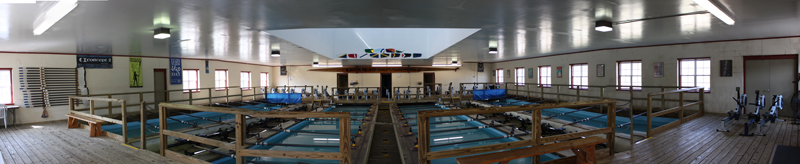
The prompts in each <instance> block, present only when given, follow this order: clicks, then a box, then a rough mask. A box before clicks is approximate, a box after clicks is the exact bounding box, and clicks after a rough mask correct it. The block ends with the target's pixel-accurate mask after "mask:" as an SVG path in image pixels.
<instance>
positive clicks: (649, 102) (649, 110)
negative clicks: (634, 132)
mask: <svg viewBox="0 0 800 164" xmlns="http://www.w3.org/2000/svg"><path fill="white" fill-rule="evenodd" d="M631 106H632V105H631ZM631 110H633V109H631ZM652 115H653V95H650V94H647V137H646V138H649V137H650V129H652V128H653V116H652ZM631 117H633V116H631ZM631 124H633V123H631Z"/></svg>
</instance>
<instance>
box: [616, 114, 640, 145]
mask: <svg viewBox="0 0 800 164" xmlns="http://www.w3.org/2000/svg"><path fill="white" fill-rule="evenodd" d="M628 117H629V118H630V119H631V123H630V124H628V126H630V127H629V128H630V129H631V138H630V139H631V140H630V141H631V150H630V151H631V152H630V153H631V155H633V147H634V146H636V145H634V144H633V110H630V109H629V110H628ZM615 127H616V126H615Z"/></svg>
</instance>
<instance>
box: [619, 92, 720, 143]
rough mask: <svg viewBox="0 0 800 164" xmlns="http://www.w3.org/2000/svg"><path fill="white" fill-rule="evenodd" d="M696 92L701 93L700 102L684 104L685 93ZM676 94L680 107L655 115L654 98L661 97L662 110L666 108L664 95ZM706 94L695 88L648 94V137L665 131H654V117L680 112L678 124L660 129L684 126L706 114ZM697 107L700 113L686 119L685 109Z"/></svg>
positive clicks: (671, 124)
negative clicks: (685, 123) (687, 122)
mask: <svg viewBox="0 0 800 164" xmlns="http://www.w3.org/2000/svg"><path fill="white" fill-rule="evenodd" d="M662 90H663V89H662ZM695 90H697V91H699V92H697V94H698V99H699V100H697V101H695V102H693V103H689V104H684V101H686V100H685V99H684V98H683V95H684V93H687V92H689V91H695ZM676 93H677V94H678V106H677V107H672V108H669V109H664V110H661V111H659V112H656V113H653V97H654V96H660V97H661V100H662V108H663V107H664V106H665V103H664V101H663V100H665V98H664V95H666V94H676ZM705 94H706V93H705V89H704V88H703V87H694V88H688V89H678V90H672V91H663V92H657V93H648V94H647V137H652V136H653V135H656V134H657V133H660V132H662V131H663V129H662V130H658V131H654V130H653V118H654V117H658V116H662V115H665V114H668V113H673V112H678V120H677V121H676V122H677V123H676V122H673V123H669V124H667V125H664V126H662V127H659V128H663V127H665V126H666V127H670V126H675V125H678V124H682V123H684V122H686V121H689V120H692V119H694V118H697V117H700V116H702V115H703V114H704V113H705V101H704V100H705V99H704V95H705ZM697 105H699V107H700V110H699V112H698V113H696V114H693V115H691V116H689V117H684V109H686V108H689V107H692V106H697ZM631 125H633V124H631ZM631 129H632V128H631Z"/></svg>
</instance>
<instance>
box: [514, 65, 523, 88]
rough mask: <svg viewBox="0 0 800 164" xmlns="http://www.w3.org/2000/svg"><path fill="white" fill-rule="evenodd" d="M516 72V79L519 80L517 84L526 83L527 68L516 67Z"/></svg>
mask: <svg viewBox="0 0 800 164" xmlns="http://www.w3.org/2000/svg"><path fill="white" fill-rule="evenodd" d="M514 72H515V73H514V77H515V79H514V81H515V82H517V85H525V68H523V67H518V68H514Z"/></svg>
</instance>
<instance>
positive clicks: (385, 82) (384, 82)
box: [381, 73, 392, 98]
mask: <svg viewBox="0 0 800 164" xmlns="http://www.w3.org/2000/svg"><path fill="white" fill-rule="evenodd" d="M381 90H382V91H381V97H386V98H389V97H391V96H392V73H381ZM387 90H388V92H387Z"/></svg>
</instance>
